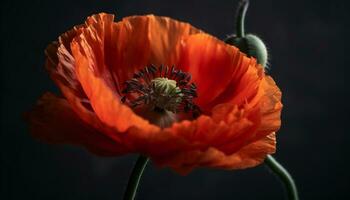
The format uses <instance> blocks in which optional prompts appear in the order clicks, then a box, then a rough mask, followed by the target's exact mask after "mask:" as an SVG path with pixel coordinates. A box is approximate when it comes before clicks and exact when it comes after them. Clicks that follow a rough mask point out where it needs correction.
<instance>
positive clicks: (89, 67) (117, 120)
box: [71, 34, 158, 133]
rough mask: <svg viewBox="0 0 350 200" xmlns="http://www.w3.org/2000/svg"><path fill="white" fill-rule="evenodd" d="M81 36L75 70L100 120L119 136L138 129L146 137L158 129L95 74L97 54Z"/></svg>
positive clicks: (74, 47) (75, 44)
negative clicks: (136, 112)
mask: <svg viewBox="0 0 350 200" xmlns="http://www.w3.org/2000/svg"><path fill="white" fill-rule="evenodd" d="M84 36H85V35H84V34H82V35H80V37H76V38H75V40H74V41H73V42H72V47H71V48H72V51H73V55H74V58H75V61H76V62H75V65H76V66H75V67H76V72H77V76H78V79H79V81H80V83H81V84H82V86H83V88H84V91H85V93H86V95H87V96H88V98H89V100H90V102H91V105H92V108H93V110H94V111H95V113H96V115H97V116H98V118H99V119H100V120H101V121H102V122H103V123H104V124H105V125H107V126H109V127H112V128H114V129H115V130H116V131H117V132H121V133H123V132H125V131H127V130H128V129H129V128H131V127H138V128H141V129H143V130H144V132H145V133H147V131H150V130H152V129H153V130H154V129H158V127H156V126H154V125H151V124H150V123H149V122H148V121H147V120H144V119H143V118H141V117H139V116H137V115H136V114H135V113H134V112H133V111H132V110H131V108H129V107H127V106H126V105H124V104H122V103H121V100H120V96H119V95H118V94H117V92H116V91H113V90H112V88H111V87H109V86H108V85H107V83H106V82H105V80H104V79H102V78H101V77H100V76H99V73H96V71H95V70H94V69H95V68H96V64H97V62H96V59H95V56H96V55H95V54H94V53H93V51H92V49H91V46H89V43H88V41H87V39H86V38H85V37H84Z"/></svg>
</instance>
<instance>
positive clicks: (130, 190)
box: [124, 155, 148, 200]
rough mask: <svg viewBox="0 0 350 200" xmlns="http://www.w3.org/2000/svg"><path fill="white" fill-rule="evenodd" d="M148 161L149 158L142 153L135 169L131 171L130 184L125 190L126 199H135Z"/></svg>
mask: <svg viewBox="0 0 350 200" xmlns="http://www.w3.org/2000/svg"><path fill="white" fill-rule="evenodd" d="M147 163H148V158H147V157H145V156H142V155H140V156H139V157H138V159H137V161H136V164H135V166H134V169H133V170H132V172H131V175H130V178H129V182H128V185H127V187H126V190H125V194H124V200H134V199H135V196H136V192H137V188H138V186H139V183H140V179H141V177H142V174H143V170H144V169H145V167H146V165H147Z"/></svg>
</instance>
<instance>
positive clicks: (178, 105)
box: [121, 65, 200, 117]
mask: <svg viewBox="0 0 350 200" xmlns="http://www.w3.org/2000/svg"><path fill="white" fill-rule="evenodd" d="M190 81H191V75H190V74H189V73H186V72H183V71H181V70H177V69H176V68H175V66H174V65H173V66H172V67H171V68H170V69H169V67H168V66H163V65H160V66H159V67H158V68H157V67H156V66H154V65H150V66H146V67H145V68H144V69H142V70H139V71H138V72H136V73H135V74H134V76H133V78H132V79H130V80H128V81H126V82H125V89H124V90H123V91H122V93H123V94H125V96H123V97H122V98H121V101H122V102H123V103H125V104H127V105H129V106H130V107H131V108H136V107H140V106H143V107H147V108H149V109H150V110H152V111H154V112H157V113H161V112H169V111H170V112H172V113H180V112H185V113H188V112H191V113H192V116H193V117H198V116H199V115H200V109H199V107H198V106H197V105H195V104H194V102H193V99H194V98H196V97H197V91H196V85H195V84H194V83H190ZM143 109H144V108H143Z"/></svg>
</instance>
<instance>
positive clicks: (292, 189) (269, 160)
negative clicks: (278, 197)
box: [265, 155, 299, 200]
mask: <svg viewBox="0 0 350 200" xmlns="http://www.w3.org/2000/svg"><path fill="white" fill-rule="evenodd" d="M265 164H266V165H267V166H268V167H269V168H270V169H271V171H272V172H273V173H274V174H276V175H277V176H278V177H279V179H280V180H281V181H282V182H283V184H284V186H285V188H286V190H287V195H288V199H289V200H299V197H298V191H297V187H296V185H295V182H294V180H293V178H292V176H291V175H290V174H289V172H288V171H287V170H286V169H285V168H284V167H283V166H282V165H281V164H279V163H278V162H277V161H276V160H275V159H274V158H273V157H272V156H271V155H268V156H267V157H266V160H265Z"/></svg>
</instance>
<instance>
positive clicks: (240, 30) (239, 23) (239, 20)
mask: <svg viewBox="0 0 350 200" xmlns="http://www.w3.org/2000/svg"><path fill="white" fill-rule="evenodd" d="M248 6H249V0H241V1H240V2H239V4H238V9H237V12H236V36H237V37H239V38H243V37H244V36H245V32H244V21H245V15H246V13H247V10H248Z"/></svg>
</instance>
